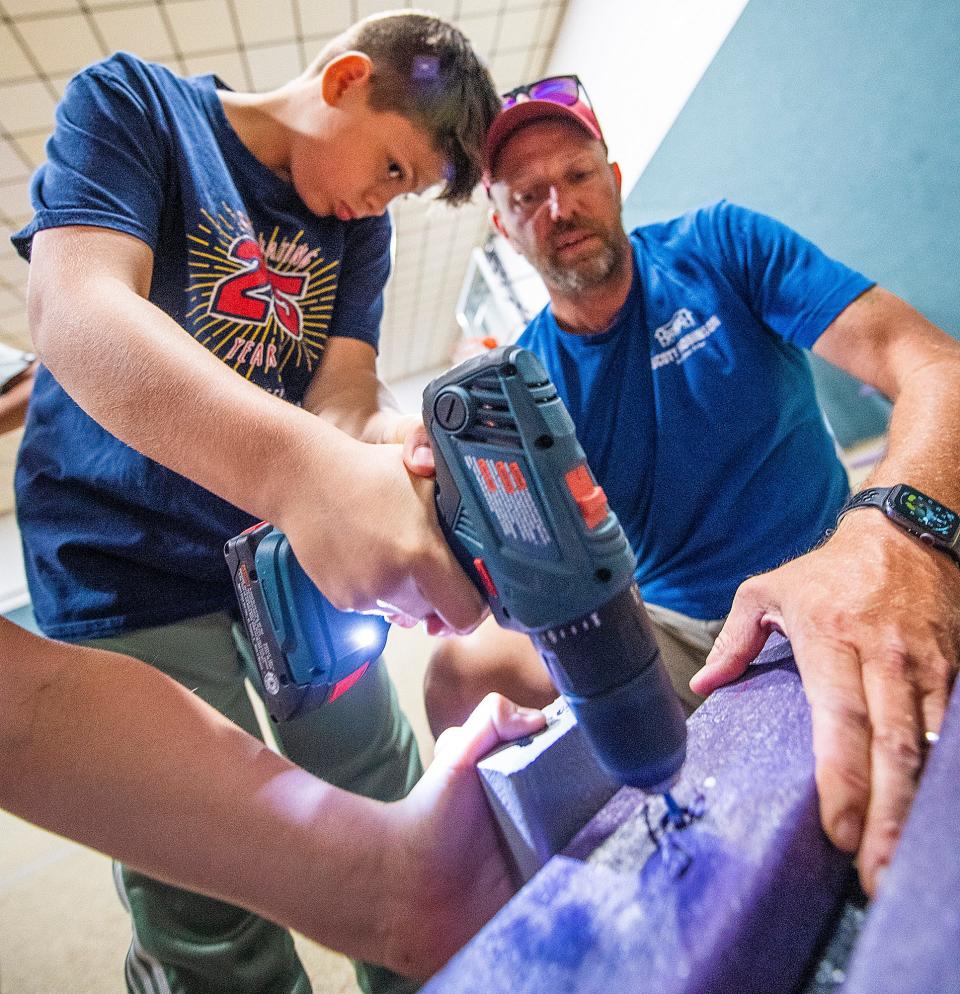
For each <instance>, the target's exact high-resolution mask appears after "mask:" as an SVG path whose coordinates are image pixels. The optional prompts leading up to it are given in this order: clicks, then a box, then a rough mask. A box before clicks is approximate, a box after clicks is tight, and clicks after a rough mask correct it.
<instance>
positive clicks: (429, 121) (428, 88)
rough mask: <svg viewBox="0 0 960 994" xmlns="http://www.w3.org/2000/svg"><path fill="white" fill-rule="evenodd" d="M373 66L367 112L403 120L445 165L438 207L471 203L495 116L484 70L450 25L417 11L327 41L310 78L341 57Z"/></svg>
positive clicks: (371, 21)
mask: <svg viewBox="0 0 960 994" xmlns="http://www.w3.org/2000/svg"><path fill="white" fill-rule="evenodd" d="M350 51H354V52H362V53H363V54H364V55H366V56H368V57H369V58H370V61H371V62H372V63H373V71H372V75H371V80H370V106H371V108H372V109H373V110H376V111H389V112H393V113H397V114H402V115H403V116H404V117H406V118H407V119H408V120H409V121H411V122H412V123H413V124H414V125H415V126H416V127H417V128H419V129H420V130H422V131H424V132H426V133H427V134H428V135H429V136H430V138H431V140H432V142H433V145H434V147H435V149H436V150H437V152H439V153H440V154H441V155H442V156H443V157H444V159H445V160H446V162H447V164H448V172H447V175H446V177H445V180H446V181H445V183H444V187H443V190H442V191H441V193H440V199H441V200H446V201H448V202H449V203H452V204H460V203H464V202H465V201H467V200H469V199H470V194H471V193H472V192H473V188H474V187H475V186H476V185H477V183H478V182H479V180H480V176H481V174H482V171H483V149H484V139H485V138H486V134H487V129H488V128H489V127H490V122H491V121H492V120H493V118H494V117H495V116H496V114H497V112H498V111H499V110H500V98H499V97H498V96H497V90H496V87H495V86H494V84H493V79H492V78H491V77H490V73H489V71H488V70H487V68H486V66H484V64H483V63H482V62H481V61H480V58H479V56H478V55H477V53H476V52H475V51H474V49H473V46H472V45H471V44H470V42H469V40H468V39H467V38H466V36H465V35H464V34H463V32H462V31H460V30H459V29H458V28H455V27H454V26H453V25H452V24H449V23H447V22H446V21H443V20H441V19H440V18H438V17H434V16H433V15H431V14H427V13H424V12H421V11H416V10H403V11H387V12H386V13H382V14H373V15H372V16H370V17H365V18H364V19H363V20H361V21H358V22H357V23H356V24H354V25H353V26H352V27H350V28H347V30H346V31H344V32H343V33H342V34H340V35H338V36H337V37H336V38H334V39H333V40H332V41H330V42H329V43H328V44H327V45H326V46H325V47H324V49H323V51H322V52H321V53H320V54H319V56H317V59H316V61H315V62H314V63H313V64H312V65H311V66H310V69H309V70H308V72H310V73H318V72H320V71H321V70H322V69H323V67H324V66H325V65H327V63H329V62H331V61H332V60H333V59H335V58H336V57H337V56H338V55H342V54H343V53H344V52H350Z"/></svg>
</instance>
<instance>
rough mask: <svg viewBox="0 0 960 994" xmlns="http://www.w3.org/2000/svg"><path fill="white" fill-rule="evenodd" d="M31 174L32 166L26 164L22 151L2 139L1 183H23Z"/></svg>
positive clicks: (0, 146)
mask: <svg viewBox="0 0 960 994" xmlns="http://www.w3.org/2000/svg"><path fill="white" fill-rule="evenodd" d="M30 172H31V170H30V166H29V165H28V164H27V163H26V162H24V158H23V156H22V155H21V154H20V151H19V150H18V149H17V148H16V147H15V146H13V145H12V144H11V143H10V142H8V141H6V140H5V139H3V138H0V183H5V182H7V181H9V180H20V181H23V180H25V179H26V178H27V177H28V176H29V175H30Z"/></svg>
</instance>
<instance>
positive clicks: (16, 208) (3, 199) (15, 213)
mask: <svg viewBox="0 0 960 994" xmlns="http://www.w3.org/2000/svg"><path fill="white" fill-rule="evenodd" d="M0 210H2V211H3V213H4V214H5V215H6V216H7V217H22V216H23V215H25V214H32V213H33V205H32V204H31V203H30V185H29V183H28V182H27V181H26V180H22V179H21V180H14V181H13V182H12V183H0Z"/></svg>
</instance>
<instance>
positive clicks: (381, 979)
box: [84, 613, 422, 994]
mask: <svg viewBox="0 0 960 994" xmlns="http://www.w3.org/2000/svg"><path fill="white" fill-rule="evenodd" d="M84 644H85V645H93V646H97V647H100V648H104V649H112V650H114V651H117V652H123V653H126V654H127V655H129V656H134V657H136V658H137V659H142V660H144V661H145V662H147V663H150V664H151V665H152V666H156V667H157V669H160V670H162V671H163V672H164V673H167V674H169V675H170V676H171V677H173V678H174V679H175V680H177V681H179V682H180V683H182V684H183V685H184V686H185V687H188V688H189V689H190V690H192V691H195V692H196V694H197V696H198V697H201V698H202V699H203V700H205V701H206V702H207V703H208V704H211V705H213V707H215V708H216V709H217V710H218V711H219V712H221V714H224V715H226V716H227V717H228V718H230V719H232V720H233V721H234V722H236V723H237V724H238V725H240V726H241V727H242V728H244V729H246V730H247V731H248V732H250V734H251V735H256V736H257V737H258V738H259V737H261V736H260V733H259V729H258V725H257V720H256V717H255V715H254V711H253V708H252V707H251V705H250V700H249V698H248V697H247V693H246V689H245V687H244V684H243V678H244V676H245V675H246V674H247V673H251V672H252V670H251V667H252V657H251V655H250V645H249V642H248V641H247V639H246V636H245V634H244V632H243V630H242V627H241V626H240V625H239V624H237V623H235V622H234V621H233V620H232V619H231V618H230V616H229V615H228V614H226V613H222V614H211V615H206V616H204V617H201V618H193V619H190V620H188V621H183V622H179V623H177V624H173V625H164V626H161V627H158V628H145V629H141V630H140V631H137V632H133V633H130V634H127V635H123V636H119V637H116V638H105V639H95V640H90V641H87V642H85V643H84ZM253 679H257V678H256V677H254V678H253ZM255 685H256V684H255ZM274 727H275V730H276V734H277V739H278V741H279V743H280V747H281V748H282V749H283V751H284V753H285V754H286V755H287V756H289V758H290V759H291V760H292V761H293V762H295V763H297V764H298V765H300V766H302V767H303V768H304V769H306V770H309V771H310V772H311V773H314V774H316V775H317V776H319V777H322V778H323V779H324V780H326V781H328V782H329V783H332V784H335V785H336V786H338V787H342V788H344V789H345V790H350V791H352V792H354V793H357V794H365V795H366V796H368V797H375V798H378V799H380V800H382V801H392V800H396V799H398V798H400V797H403V796H404V795H405V794H406V793H407V792H408V791H409V790H410V788H411V787H413V785H414V783H416V781H417V779H418V778H419V776H420V774H421V772H422V767H421V764H420V757H419V753H418V752H417V745H416V740H415V739H414V736H413V731H412V729H411V728H410V725H409V723H408V722H407V719H406V717H405V716H404V714H403V712H402V711H401V710H400V708H399V706H398V705H397V698H396V694H395V692H394V689H393V684H392V683H391V681H390V677H389V676H388V674H387V671H386V667H385V666H383V665H379V666H374V667H372V668H371V669H370V670H368V671H367V673H366V674H365V675H364V676H363V678H362V679H361V680H360V681H359V682H358V683H357V684H356V685H355V686H354V687H353V688H352V689H351V690H350V691H349V692H348V693H347V694H345V695H344V696H343V697H341V698H339V699H338V700H337V701H335V702H334V703H332V704H327V705H324V706H323V707H321V708H319V709H318V710H316V711H314V712H312V713H311V714H308V715H305V716H304V717H302V718H297V719H295V720H294V721H292V722H288V723H286V724H282V725H277V726H274ZM176 775H177V771H176V770H170V776H171V777H175V776H176ZM277 844H278V845H282V844H283V840H282V839H278V840H277ZM269 858H270V854H269V853H265V854H264V859H269ZM115 871H116V872H115V876H116V878H117V883H118V888H119V889H120V894H121V898H122V899H123V901H124V903H125V904H126V905H127V906H128V908H129V910H130V913H131V916H132V918H133V942H132V944H131V946H130V951H129V952H128V954H127V962H126V978H127V988H128V990H130V991H131V992H134V994H153V992H160V994H210V992H214V991H229V992H231V994H248V992H249V994H254V992H256V994H309V992H310V990H311V986H310V981H309V980H308V978H307V975H306V973H305V972H304V969H303V966H302V964H301V962H300V959H299V957H298V956H297V954H296V952H295V950H294V946H293V940H292V938H291V936H290V934H289V932H287V931H286V930H285V929H283V928H280V926H278V925H274V924H273V923H272V922H268V921H265V920H264V919H263V918H259V917H258V916H256V915H253V914H251V913H250V912H248V911H244V910H241V909H240V908H235V907H233V906H232V905H229V904H224V903H223V902H221V901H215V900H212V899H211V898H208V897H202V896H201V895H199V894H193V893H191V892H189V891H184V890H180V889H178V888H176V887H171V886H169V885H167V884H163V883H160V882H159V881H157V880H153V879H152V878H150V877H146V876H144V875H143V874H142V873H136V872H134V871H132V870H129V869H127V868H125V867H122V866H120V865H119V864H118V865H117V866H116V867H115ZM356 971H357V979H358V982H359V984H360V986H361V987H362V988H363V989H364V990H365V991H367V992H373V994H384V992H390V994H394V992H407V991H413V990H415V989H416V987H417V985H416V984H415V983H413V982H412V981H409V980H405V979H403V978H401V977H398V976H397V975H396V974H394V973H392V972H390V971H389V970H384V969H383V968H381V967H376V966H372V965H370V964H364V963H358V964H356Z"/></svg>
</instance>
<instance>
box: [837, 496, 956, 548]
mask: <svg viewBox="0 0 960 994" xmlns="http://www.w3.org/2000/svg"><path fill="white" fill-rule="evenodd" d="M854 511H874V512H879V514H871V515H857V514H853V512H854ZM881 518H884V519H886V521H885V524H886V526H888V527H889V528H890V529H892V530H893V531H899V532H901V534H903V535H904V536H905V537H907V538H909V540H910V541H911V542H913V543H915V544H917V545H925V546H927V547H928V548H929V549H932V550H934V551H936V552H939V553H941V554H942V555H944V556H945V557H947V558H948V559H949V560H950V561H951V562H953V563H955V564H957V565H960V515H958V514H957V513H956V512H955V511H953V510H951V509H950V508H948V507H946V506H945V505H943V504H941V503H939V502H938V501H936V500H935V499H934V498H932V497H930V496H928V495H927V494H925V493H923V492H922V491H920V490H918V489H917V488H916V487H913V486H911V485H910V484H907V483H899V484H894V485H893V486H889V487H867V488H864V489H862V490H860V491H858V492H857V493H855V494H853V495H852V496H851V497H850V498H849V499H848V500H847V501H846V503H844V505H843V507H841V508H840V511H839V513H838V515H837V528H836V529H834V530H837V529H839V528H840V525H841V523H842V522H844V523H845V522H847V521H849V520H851V519H860V520H873V521H875V522H876V521H879V520H880V519H881ZM828 535H829V533H828Z"/></svg>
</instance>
